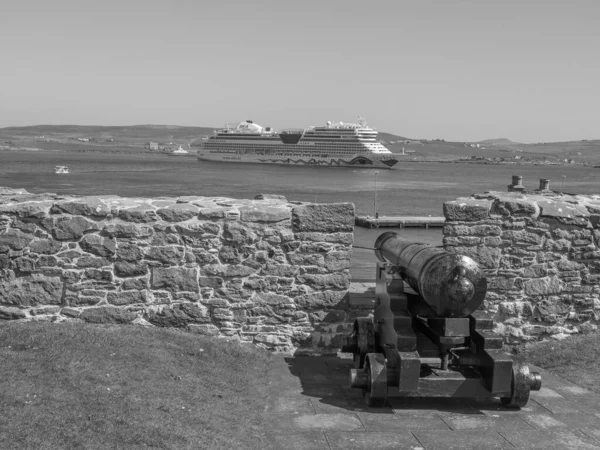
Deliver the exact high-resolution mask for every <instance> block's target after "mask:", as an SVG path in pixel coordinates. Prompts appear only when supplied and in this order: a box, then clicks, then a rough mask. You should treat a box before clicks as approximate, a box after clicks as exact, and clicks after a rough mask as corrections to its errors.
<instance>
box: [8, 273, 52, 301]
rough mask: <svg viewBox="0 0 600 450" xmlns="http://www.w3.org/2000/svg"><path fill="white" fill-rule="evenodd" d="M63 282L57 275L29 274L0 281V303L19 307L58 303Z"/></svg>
mask: <svg viewBox="0 0 600 450" xmlns="http://www.w3.org/2000/svg"><path fill="white" fill-rule="evenodd" d="M62 294H63V282H62V280H61V279H60V278H59V277H48V276H44V275H40V274H31V275H27V276H23V277H10V278H8V279H5V280H2V281H0V304H4V305H14V306H19V307H28V306H38V305H60V304H61V302H62Z"/></svg>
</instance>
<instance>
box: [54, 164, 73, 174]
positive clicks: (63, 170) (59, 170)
mask: <svg viewBox="0 0 600 450" xmlns="http://www.w3.org/2000/svg"><path fill="white" fill-rule="evenodd" d="M54 173H59V174H61V173H69V168H68V167H67V166H56V167H55V168H54Z"/></svg>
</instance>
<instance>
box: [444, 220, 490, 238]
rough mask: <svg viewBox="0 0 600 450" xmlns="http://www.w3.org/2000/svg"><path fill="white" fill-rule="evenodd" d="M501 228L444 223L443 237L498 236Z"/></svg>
mask: <svg viewBox="0 0 600 450" xmlns="http://www.w3.org/2000/svg"><path fill="white" fill-rule="evenodd" d="M501 234H502V228H501V227H499V226H498V225H486V224H484V225H460V224H456V223H451V222H446V224H445V225H444V236H479V237H487V236H500V235H501Z"/></svg>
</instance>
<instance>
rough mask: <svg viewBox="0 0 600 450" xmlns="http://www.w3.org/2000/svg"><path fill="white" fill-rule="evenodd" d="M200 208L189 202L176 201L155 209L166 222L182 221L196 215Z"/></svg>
mask: <svg viewBox="0 0 600 450" xmlns="http://www.w3.org/2000/svg"><path fill="white" fill-rule="evenodd" d="M199 211H200V209H199V208H198V207H197V206H194V205H192V204H189V203H176V204H174V205H169V206H167V207H166V208H160V209H158V210H157V211H156V214H158V215H159V216H160V217H161V218H162V219H163V220H165V221H167V222H184V221H186V220H190V219H192V218H195V217H197V216H198V213H199Z"/></svg>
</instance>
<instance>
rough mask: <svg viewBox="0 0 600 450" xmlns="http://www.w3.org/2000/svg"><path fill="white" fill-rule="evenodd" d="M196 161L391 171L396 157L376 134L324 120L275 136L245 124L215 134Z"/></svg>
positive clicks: (361, 121)
mask: <svg viewBox="0 0 600 450" xmlns="http://www.w3.org/2000/svg"><path fill="white" fill-rule="evenodd" d="M198 159H202V160H208V161H229V162H240V163H262V164H293V165H305V166H331V167H357V166H359V167H374V168H387V169H390V168H392V167H393V166H394V165H395V164H396V163H397V162H398V159H397V156H396V155H395V154H393V153H392V152H391V151H390V150H389V149H387V148H386V147H385V146H384V145H383V144H381V143H380V142H379V141H377V131H375V130H374V129H373V128H371V127H369V126H368V125H367V123H366V121H365V120H364V119H363V118H360V117H359V120H358V123H343V122H337V123H332V122H327V124H326V125H325V126H321V127H310V128H307V129H306V130H302V129H292V130H283V131H280V132H276V131H275V130H274V129H272V128H271V127H261V126H260V125H258V124H256V123H254V122H252V121H251V120H246V121H245V122H241V123H239V124H237V126H236V125H235V124H234V125H229V124H228V125H226V126H225V128H223V129H220V130H216V131H215V132H214V135H213V136H210V137H209V138H208V139H205V140H204V141H203V143H202V148H201V149H200V150H198Z"/></svg>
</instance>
